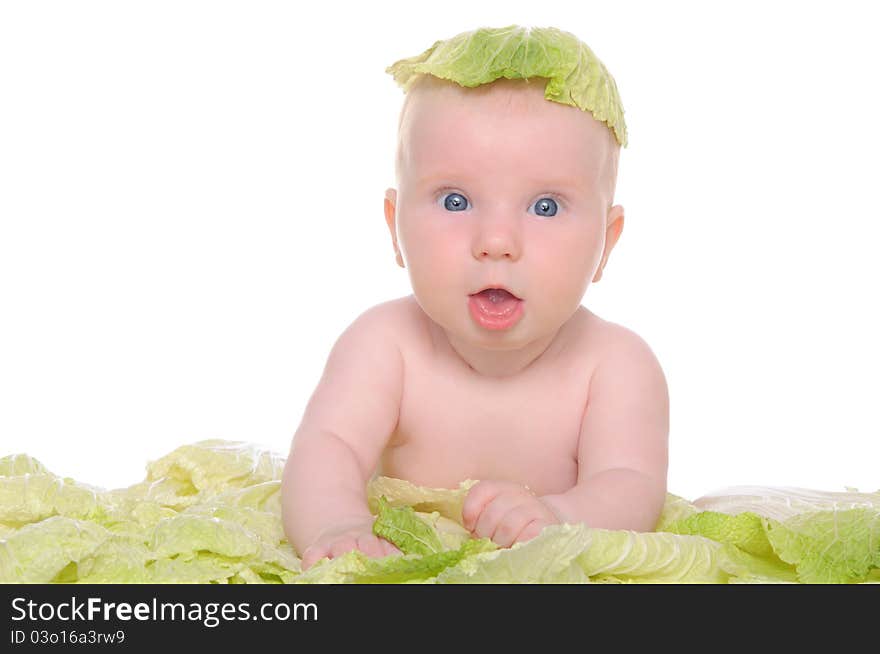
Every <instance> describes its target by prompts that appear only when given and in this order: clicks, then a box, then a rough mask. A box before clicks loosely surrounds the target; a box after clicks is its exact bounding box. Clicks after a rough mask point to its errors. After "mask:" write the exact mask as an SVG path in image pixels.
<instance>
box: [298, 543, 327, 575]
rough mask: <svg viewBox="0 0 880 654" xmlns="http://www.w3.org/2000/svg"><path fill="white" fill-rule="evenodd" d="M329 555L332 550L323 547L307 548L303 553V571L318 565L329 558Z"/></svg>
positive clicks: (313, 546)
mask: <svg viewBox="0 0 880 654" xmlns="http://www.w3.org/2000/svg"><path fill="white" fill-rule="evenodd" d="M329 553H330V550H329V549H328V548H327V547H325V546H323V545H312V546H310V547H307V548H306V549H305V551H303V555H302V561H301V565H302V569H303V570H308V569H309V568H311V567H312V566H313V565H314V564H315V563H317V562H318V561H320V560H321V559H323V558H324V557H325V556H327V555H328V554H329Z"/></svg>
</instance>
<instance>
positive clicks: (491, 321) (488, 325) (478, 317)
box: [468, 286, 524, 331]
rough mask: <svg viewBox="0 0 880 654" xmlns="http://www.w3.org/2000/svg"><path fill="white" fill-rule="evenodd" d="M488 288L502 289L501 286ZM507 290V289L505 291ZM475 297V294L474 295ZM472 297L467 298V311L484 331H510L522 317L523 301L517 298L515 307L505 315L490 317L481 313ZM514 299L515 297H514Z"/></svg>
mask: <svg viewBox="0 0 880 654" xmlns="http://www.w3.org/2000/svg"><path fill="white" fill-rule="evenodd" d="M488 288H503V287H501V286H490V287H488ZM505 290H507V289H505ZM508 293H510V291H508ZM474 295H477V293H474ZM474 295H469V296H468V309H469V310H470V314H471V318H473V320H474V322H476V323H477V324H478V325H479V326H480V327H482V328H484V329H489V330H493V331H497V330H502V329H510V328H511V327H513V326H514V325H515V324H516V323H518V322H519V321H520V319H521V318H522V317H523V313H524V309H523V304H524V302H523V300H520V299H519V298H517V299H516V305H515V306H514V307H513V308H512V309H511V310H510V311H508V312H507V313H505V314H503V315H500V316H499V315H492V314H489V313H486V312H485V311H483V309H482V308H481V307H480V304H479V303H478V302H477V300H476V298H475V297H474ZM511 295H513V293H511ZM514 297H516V296H514Z"/></svg>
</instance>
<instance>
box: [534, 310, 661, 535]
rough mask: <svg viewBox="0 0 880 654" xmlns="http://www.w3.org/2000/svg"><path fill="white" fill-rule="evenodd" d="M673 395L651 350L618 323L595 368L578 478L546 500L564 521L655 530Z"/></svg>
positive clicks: (584, 421)
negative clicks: (671, 396)
mask: <svg viewBox="0 0 880 654" xmlns="http://www.w3.org/2000/svg"><path fill="white" fill-rule="evenodd" d="M668 441H669V392H668V389H667V385H666V378H665V376H664V374H663V370H662V369H661V368H660V364H659V363H658V362H657V359H656V357H655V356H654V353H653V352H652V351H651V349H650V348H649V347H648V345H647V344H646V343H645V342H644V341H643V340H642V339H641V338H640V337H639V336H638V335H636V334H635V333H633V332H631V331H629V330H627V329H624V328H622V327H618V328H617V329H615V332H614V336H613V337H612V340H611V342H610V343H609V344H608V348H607V350H606V353H605V355H604V356H603V359H602V361H601V362H600V363H599V365H598V367H597V368H596V370H595V371H594V373H593V377H592V379H591V381H590V391H589V398H588V403H587V408H586V411H585V413H584V419H583V423H582V425H581V432H580V441H579V444H578V481H577V484H576V485H575V486H574V487H573V488H571V489H570V490H568V491H567V492H565V493H560V494H558V495H546V496H544V497H542V498H541V499H542V500H543V501H544V503H546V504H547V505H548V506H550V507H551V508H552V509H553V511H554V512H555V513H556V515H558V516H559V518H560V519H561V520H562V521H563V522H572V523H574V522H585V523H586V524H587V525H588V526H590V527H598V528H602V529H631V530H633V531H653V529H654V527H655V526H656V524H657V520H658V519H659V517H660V513H661V511H662V510H663V504H664V502H665V499H666V474H667V466H668Z"/></svg>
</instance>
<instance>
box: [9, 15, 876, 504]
mask: <svg viewBox="0 0 880 654" xmlns="http://www.w3.org/2000/svg"><path fill="white" fill-rule="evenodd" d="M653 4H656V5H658V6H652V3H648V2H644V3H642V2H639V3H636V2H619V1H618V2H613V3H610V2H607V0H603V1H602V2H586V1H581V2H577V3H574V2H551V1H547V0H542V2H538V3H536V2H533V1H529V2H511V1H510V0H504V1H502V2H477V3H475V2H455V1H450V0H444V1H443V2H442V3H434V4H432V5H430V6H431V7H432V8H431V9H430V10H429V9H426V5H425V4H424V3H417V2H411V1H406V2H395V3H391V2H370V3H360V4H355V3H351V4H350V5H348V4H344V5H340V4H339V3H332V2H327V3H299V2H296V3H295V2H274V3H269V2H254V1H248V2H235V3H231V2H216V1H212V2H198V3H197V2H184V1H181V0H174V1H171V2H168V1H157V0H151V1H149V2H138V3H134V2H119V1H113V2H75V3H74V2H4V3H3V4H2V5H0V303H2V304H0V311H2V315H0V455H4V454H12V453H18V452H26V453H28V454H31V455H32V456H35V457H36V458H38V459H39V460H41V461H42V462H43V463H44V464H45V465H47V466H48V467H49V468H50V469H51V470H53V471H54V472H56V473H58V474H61V475H64V476H70V477H73V478H75V479H77V480H79V481H83V482H86V483H91V484H95V485H99V486H105V487H117V486H127V485H129V484H132V483H135V482H137V481H140V480H141V479H143V476H144V472H145V470H144V467H145V465H146V462H147V461H149V460H153V459H156V458H158V457H160V456H162V455H164V454H166V453H168V452H170V451H171V450H173V449H174V448H175V447H177V446H179V445H183V444H185V443H190V442H194V441H198V440H201V439H207V438H225V439H230V440H240V441H248V442H252V443H256V444H259V445H263V446H265V447H268V448H271V449H273V450H277V451H278V452H280V453H282V454H286V452H287V449H288V447H289V445H290V439H291V436H292V435H293V433H294V431H295V429H296V427H297V425H298V422H299V419H300V417H301V415H302V411H303V409H304V407H305V404H306V402H307V401H308V399H309V396H310V394H311V392H312V390H313V388H314V385H315V383H316V382H317V380H318V378H319V377H320V374H321V372H322V370H323V365H324V362H325V358H326V356H327V354H328V352H329V350H330V348H331V347H332V345H333V343H334V342H335V340H336V338H337V337H338V335H339V333H340V332H341V331H342V330H343V329H344V328H345V327H346V326H347V325H348V324H349V323H350V322H351V321H352V320H353V319H354V317H356V316H357V315H358V314H359V313H360V312H362V311H363V310H365V309H366V308H368V307H370V306H372V305H374V304H376V303H379V302H382V301H385V300H388V299H391V298H394V297H399V296H402V295H407V294H409V292H410V287H409V281H408V277H407V275H406V271H405V270H403V269H401V268H398V267H397V266H396V265H395V262H394V255H393V252H392V248H391V243H390V237H389V235H388V232H387V228H386V226H385V223H384V217H383V213H382V200H383V193H384V190H385V189H386V188H387V187H389V186H394V184H395V181H394V167H393V153H394V140H395V130H396V121H397V117H398V112H399V109H400V104H401V102H402V100H403V93H402V91H401V90H400V89H399V88H398V87H397V86H396V84H395V83H394V81H393V80H392V78H391V76H390V75H388V74H386V73H385V68H386V67H387V66H388V65H390V64H391V63H392V62H394V61H396V60H397V59H400V58H403V57H409V56H413V55H416V54H418V53H420V52H422V51H423V50H425V49H426V48H428V47H429V46H430V45H432V44H433V42H434V41H436V40H438V39H444V38H448V37H451V36H453V35H455V34H458V33H460V32H463V31H467V30H471V29H475V28H477V27H481V26H492V27H502V26H505V25H510V24H514V23H517V24H521V25H528V26H555V27H559V28H561V29H565V30H567V31H570V32H573V33H574V34H576V35H577V36H579V37H580V38H582V39H583V40H584V41H586V42H587V43H588V44H589V45H590V46H591V48H592V49H593V50H594V51H595V52H596V54H597V55H598V56H599V57H600V58H601V59H602V60H603V62H604V63H605V64H606V65H607V66H608V68H609V69H610V71H611V72H612V74H613V75H614V77H615V79H616V81H617V85H618V89H619V90H620V93H621V97H622V99H623V103H624V107H625V110H626V120H627V125H628V128H629V134H630V144H629V147H628V148H627V149H625V150H623V152H622V156H621V163H620V177H619V182H618V189H617V197H616V201H617V202H618V203H620V204H623V206H624V207H625V209H626V223H625V224H626V227H625V229H624V232H623V236H622V238H621V240H620V242H619V244H618V245H617V248H616V249H615V251H614V253H613V255H612V257H611V260H610V263H609V265H608V268H607V269H606V274H605V276H604V278H603V280H602V281H601V282H600V283H598V284H597V285H595V286H591V287H590V289H589V290H588V291H587V295H586V296H585V297H584V301H583V303H584V304H585V305H586V306H588V307H589V308H590V309H591V310H593V311H594V312H596V313H598V314H599V315H600V316H602V317H604V318H605V319H607V320H611V321H614V322H618V323H620V324H623V325H625V326H627V327H629V328H630V329H632V330H634V331H636V332H637V333H639V334H640V335H641V336H642V337H643V338H644V339H645V340H646V341H647V342H648V343H649V344H650V345H651V347H652V348H653V350H654V352H655V353H656V355H657V357H658V358H659V360H660V362H661V364H662V365H663V367H664V370H665V371H666V375H667V380H668V383H669V388H670V398H671V434H670V456H671V461H670V469H669V490H670V491H671V492H674V493H677V494H680V495H683V496H685V497H688V498H691V499H693V498H696V497H698V496H699V495H702V494H704V493H707V492H710V491H713V490H716V489H719V488H723V487H725V486H730V485H741V484H765V485H776V486H786V485H787V486H801V487H808V488H815V489H822V490H843V489H844V487H845V486H850V487H856V488H858V489H859V490H862V491H873V490H876V489H877V488H878V487H880V474H878V466H877V461H878V460H880V442H878V436H880V424H878V415H877V406H878V391H880V383H878V370H880V349H878V345H877V334H878V332H880V320H878V316H877V312H876V305H877V300H876V297H877V291H876V287H877V282H878V279H880V263H878V261H880V258H878V257H877V256H876V253H877V250H878V247H880V241H878V228H877V225H878V220H880V215H878V214H880V212H878V208H877V207H878V203H877V196H876V190H877V177H878V154H877V153H878V151H880V128H878V116H880V99H878V94H877V83H876V75H877V62H878V61H880V40H878V39H877V38H876V22H875V21H873V20H872V19H871V17H870V16H869V15H868V14H867V13H866V12H867V9H864V8H866V7H869V6H870V4H869V3H855V2H853V3H843V2H836V3H833V5H832V3H823V4H821V5H820V4H818V3H817V4H807V3H803V2H798V3H795V2H791V3H782V2H777V3H768V2H761V3H757V2H742V1H739V2H736V3H728V4H727V5H726V6H725V7H724V8H721V7H720V6H719V5H718V3H711V4H710V3H698V2H691V3H680V2H679V3H673V2H663V3H653ZM832 6H833V9H832V8H831V7H832ZM364 392H365V393H368V392H370V389H368V388H365V389H364Z"/></svg>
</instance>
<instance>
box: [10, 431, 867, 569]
mask: <svg viewBox="0 0 880 654" xmlns="http://www.w3.org/2000/svg"><path fill="white" fill-rule="evenodd" d="M283 467H284V458H283V457H281V456H278V455H277V454H275V453H273V452H271V451H268V450H266V449H261V448H259V447H256V446H254V445H253V444H248V443H241V442H232V441H221V440H209V441H202V442H198V443H193V444H189V445H184V446H182V447H179V448H177V449H176V450H174V451H173V452H171V453H169V454H167V455H166V456H164V457H162V458H160V459H158V460H156V461H152V462H150V463H149V464H148V466H147V475H146V478H145V479H144V480H143V481H142V482H139V483H136V484H134V485H132V486H129V487H127V488H119V489H112V490H105V489H103V488H98V487H94V486H90V485H87V484H84V483H80V482H78V481H75V480H73V479H70V478H61V477H59V476H57V475H55V474H53V473H52V472H50V471H49V470H47V469H46V467H45V466H43V465H42V464H41V463H40V462H39V461H37V460H36V459H34V458H32V457H29V456H27V455H24V454H17V455H11V456H7V457H5V458H2V459H0V583H198V584H201V583H292V584H297V583H309V584H311V583H332V584H343V583H382V584H388V583H438V584H440V583H455V584H460V583H480V584H488V583H502V584H505V583H507V584H509V583H712V584H723V583H808V584H816V583H880V492H873V493H860V492H857V491H855V490H851V489H849V490H847V491H846V492H822V491H811V490H805V489H795V488H777V487H762V488H759V487H734V488H731V489H727V490H725V491H722V492H719V493H715V494H712V495H707V496H704V497H702V498H699V499H697V500H695V501H693V502H691V501H688V500H686V499H684V498H681V497H678V496H676V495H672V494H668V495H667V500H666V504H665V507H664V510H663V514H662V516H661V518H660V521H659V523H658V524H657V527H656V530H655V531H654V532H651V533H638V532H632V531H625V530H604V529H593V528H590V527H587V526H585V525H583V524H570V525H569V524H565V525H553V526H550V527H547V528H545V529H544V530H543V531H542V533H541V534H540V535H538V536H537V537H535V538H533V539H532V540H530V541H528V542H525V543H517V544H515V545H514V546H513V547H510V548H499V547H497V546H496V545H495V544H494V543H492V542H491V541H489V540H488V539H478V538H474V537H472V535H471V534H470V533H469V532H467V531H466V530H465V529H464V528H463V527H462V526H461V506H462V502H463V499H464V496H465V494H466V493H467V490H468V489H469V488H470V486H471V485H473V484H474V483H476V482H475V481H473V480H469V481H466V482H463V483H462V484H461V485H460V487H459V488H457V489H432V488H424V487H419V486H414V485H412V484H410V483H408V482H405V481H403V480H399V479H392V478H388V477H377V478H375V479H373V480H372V481H371V482H370V484H369V486H368V497H369V504H370V508H371V510H372V511H373V513H374V514H375V515H376V522H375V524H374V531H375V532H376V533H377V534H379V535H381V536H383V537H385V538H387V539H388V540H390V541H392V542H394V543H395V544H396V545H397V546H398V548H399V549H400V550H401V551H402V552H403V555H395V556H389V557H385V558H381V559H374V558H369V557H367V556H365V555H363V554H361V553H360V552H349V553H347V554H345V555H343V556H341V557H338V558H335V559H332V560H330V559H324V560H322V561H320V562H318V563H316V564H315V565H314V566H312V567H311V568H310V569H308V570H306V571H303V570H302V568H301V565H300V559H299V558H298V557H297V555H296V553H295V552H294V550H293V548H292V547H291V546H290V544H289V543H288V542H287V540H286V538H285V536H284V531H283V528H282V523H281V496H280V486H281V481H280V479H281V472H282V470H283Z"/></svg>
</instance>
